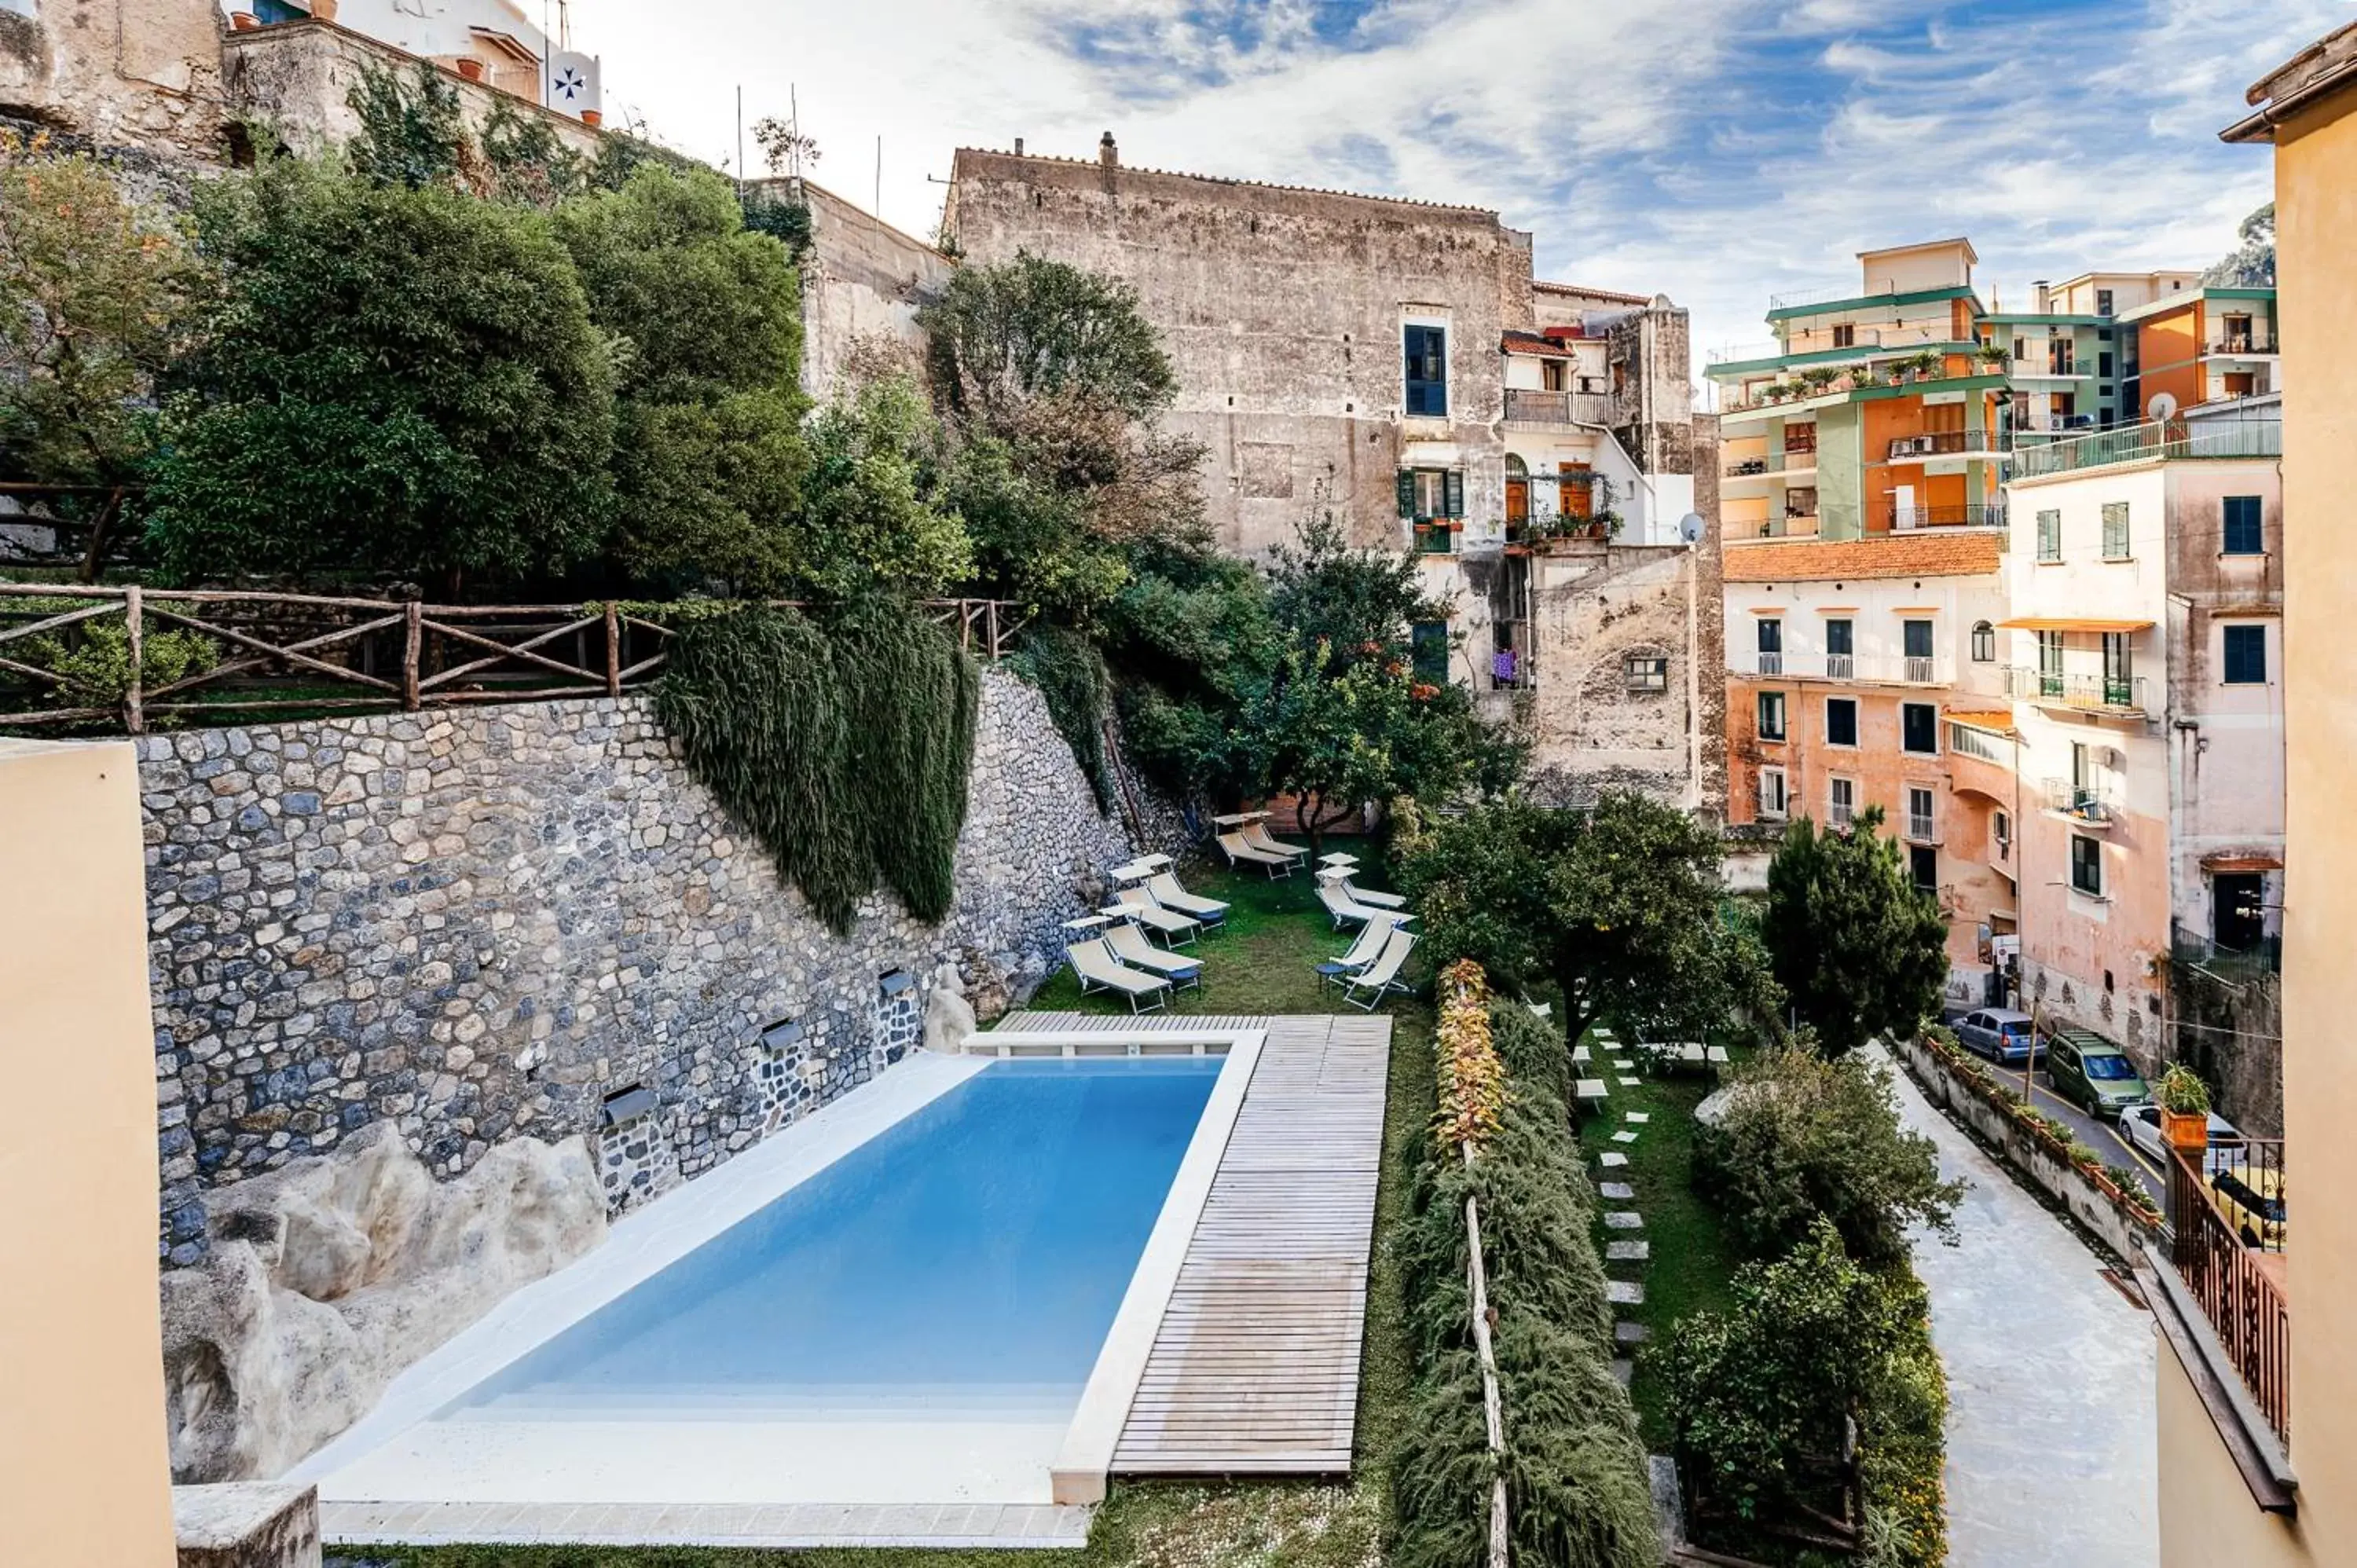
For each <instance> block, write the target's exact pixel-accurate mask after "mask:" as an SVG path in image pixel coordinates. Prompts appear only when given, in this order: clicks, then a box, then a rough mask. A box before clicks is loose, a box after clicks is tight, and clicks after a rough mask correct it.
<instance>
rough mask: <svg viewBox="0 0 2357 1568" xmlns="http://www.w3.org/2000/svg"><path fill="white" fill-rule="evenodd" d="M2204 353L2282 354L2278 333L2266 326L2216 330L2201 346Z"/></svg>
mask: <svg viewBox="0 0 2357 1568" xmlns="http://www.w3.org/2000/svg"><path fill="white" fill-rule="evenodd" d="M2201 351H2202V352H2203V353H2204V354H2228V355H2240V354H2280V353H2282V352H2283V350H2282V349H2280V348H2279V347H2277V346H2276V335H2275V333H2274V332H2272V331H2271V330H2269V329H2267V328H2264V327H2260V328H2252V329H2251V330H2250V331H2248V332H2216V333H2212V335H2211V338H2210V341H2209V342H2207V343H2205V344H2203V345H2202V346H2201Z"/></svg>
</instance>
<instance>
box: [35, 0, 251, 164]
mask: <svg viewBox="0 0 2357 1568" xmlns="http://www.w3.org/2000/svg"><path fill="white" fill-rule="evenodd" d="M224 27H225V24H224V23H223V21H222V19H221V11H220V8H219V7H218V6H217V5H214V4H213V3H212V0H31V4H30V7H29V14H27V10H26V9H25V8H23V7H21V6H19V7H0V119H16V120H22V121H28V122H31V123H33V124H37V125H38V126H40V127H42V128H44V129H48V130H51V131H55V132H58V133H60V134H63V135H64V136H65V137H66V138H68V139H69V141H70V143H71V144H73V145H91V146H97V147H103V148H108V149H111V150H129V151H133V152H137V153H145V154H147V155H151V156H158V157H165V158H186V157H199V158H201V157H209V156H214V155H215V154H216V153H217V152H218V151H219V148H220V145H221V36H222V32H223V29H224Z"/></svg>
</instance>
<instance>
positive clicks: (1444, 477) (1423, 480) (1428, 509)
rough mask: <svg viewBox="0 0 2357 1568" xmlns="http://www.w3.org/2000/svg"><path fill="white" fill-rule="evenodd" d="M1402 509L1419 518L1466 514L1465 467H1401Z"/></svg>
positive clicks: (1409, 515) (1404, 512)
mask: <svg viewBox="0 0 2357 1568" xmlns="http://www.w3.org/2000/svg"><path fill="white" fill-rule="evenodd" d="M1399 511H1400V515H1401V516H1402V517H1412V518H1414V519H1415V521H1418V522H1429V521H1432V520H1433V519H1435V518H1451V517H1463V516H1464V515H1465V471H1464V470H1463V469H1461V468H1402V469H1401V470H1400V471H1399Z"/></svg>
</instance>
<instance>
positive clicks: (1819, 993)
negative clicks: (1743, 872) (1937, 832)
mask: <svg viewBox="0 0 2357 1568" xmlns="http://www.w3.org/2000/svg"><path fill="white" fill-rule="evenodd" d="M1881 827H1882V810H1881V808H1880V807H1878V806H1875V807H1868V808H1867V810H1865V811H1861V812H1859V813H1858V815H1857V822H1855V824H1853V826H1852V827H1851V828H1850V830H1849V831H1848V832H1833V831H1830V830H1828V831H1826V832H1818V831H1817V826H1816V824H1815V823H1814V822H1811V821H1810V820H1809V819H1808V818H1806V817H1802V818H1800V819H1798V820H1797V821H1795V822H1793V823H1792V825H1791V826H1790V827H1789V828H1787V829H1786V830H1785V832H1784V839H1783V842H1782V843H1781V844H1779V845H1778V846H1777V850H1776V856H1775V858H1774V859H1773V860H1772V861H1770V863H1769V865H1768V914H1767V919H1766V922H1765V929H1766V940H1767V943H1768V950H1769V953H1770V958H1771V960H1772V961H1773V963H1774V966H1775V972H1776V980H1777V983H1779V984H1781V985H1782V986H1783V988H1784V990H1785V991H1786V993H1789V994H1790V996H1791V998H1792V1004H1793V1006H1794V1007H1796V1008H1797V1009H1798V1010H1799V1012H1800V1015H1801V1018H1802V1020H1803V1022H1805V1023H1807V1024H1808V1025H1810V1026H1812V1027H1813V1028H1814V1029H1815V1030H1816V1032H1817V1039H1818V1042H1819V1043H1820V1044H1821V1045H1822V1046H1823V1047H1824V1049H1825V1051H1826V1052H1827V1053H1828V1054H1830V1055H1833V1056H1839V1055H1841V1054H1842V1053H1844V1052H1846V1051H1849V1050H1853V1049H1855V1048H1856V1047H1859V1046H1861V1045H1864V1044H1865V1043H1866V1042H1867V1040H1869V1039H1871V1038H1873V1037H1874V1036H1877V1035H1878V1034H1880V1033H1882V1032H1883V1031H1884V1030H1886V1029H1911V1028H1913V1027H1914V1026H1915V1025H1916V1024H1917V1023H1918V1022H1919V1021H1920V1020H1921V1019H1922V1018H1923V1017H1924V1016H1925V1015H1927V1014H1932V1013H1936V1012H1937V1011H1938V1008H1939V1004H1940V993H1941V989H1942V987H1943V985H1944V984H1945V983H1946V982H1947V977H1948V960H1947V952H1946V947H1947V926H1946V923H1945V922H1944V921H1943V920H1942V918H1940V908H1939V903H1938V901H1937V900H1936V899H1934V898H1933V897H1932V896H1931V895H1930V894H1928V893H1926V892H1924V891H1923V890H1922V889H1921V888H1919V887H1917V886H1915V882H1914V878H1913V876H1912V875H1910V872H1909V870H1908V867H1907V865H1906V863H1905V862H1904V861H1903V860H1902V859H1901V858H1900V854H1899V845H1898V843H1897V842H1896V841H1894V840H1891V839H1887V838H1885V837H1883V836H1882V834H1881Z"/></svg>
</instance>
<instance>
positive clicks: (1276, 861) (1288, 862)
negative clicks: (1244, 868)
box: [1220, 833, 1293, 881]
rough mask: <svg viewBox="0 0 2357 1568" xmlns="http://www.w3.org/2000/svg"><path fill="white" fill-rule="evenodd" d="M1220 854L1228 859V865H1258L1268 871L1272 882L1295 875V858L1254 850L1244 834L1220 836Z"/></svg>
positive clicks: (1263, 850)
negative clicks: (1278, 878)
mask: <svg viewBox="0 0 2357 1568" xmlns="http://www.w3.org/2000/svg"><path fill="white" fill-rule="evenodd" d="M1220 853H1221V854H1224V855H1226V856H1227V857H1228V864H1229V865H1257V866H1260V867H1262V868H1263V869H1265V871H1267V873H1268V875H1269V879H1270V880H1271V881H1275V879H1276V878H1277V877H1280V876H1290V875H1293V857H1292V856H1291V855H1289V854H1270V853H1269V852H1268V851H1266V850H1265V849H1254V847H1253V846H1252V845H1251V844H1249V843H1245V842H1244V835H1243V834H1242V833H1222V834H1221V835H1220Z"/></svg>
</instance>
